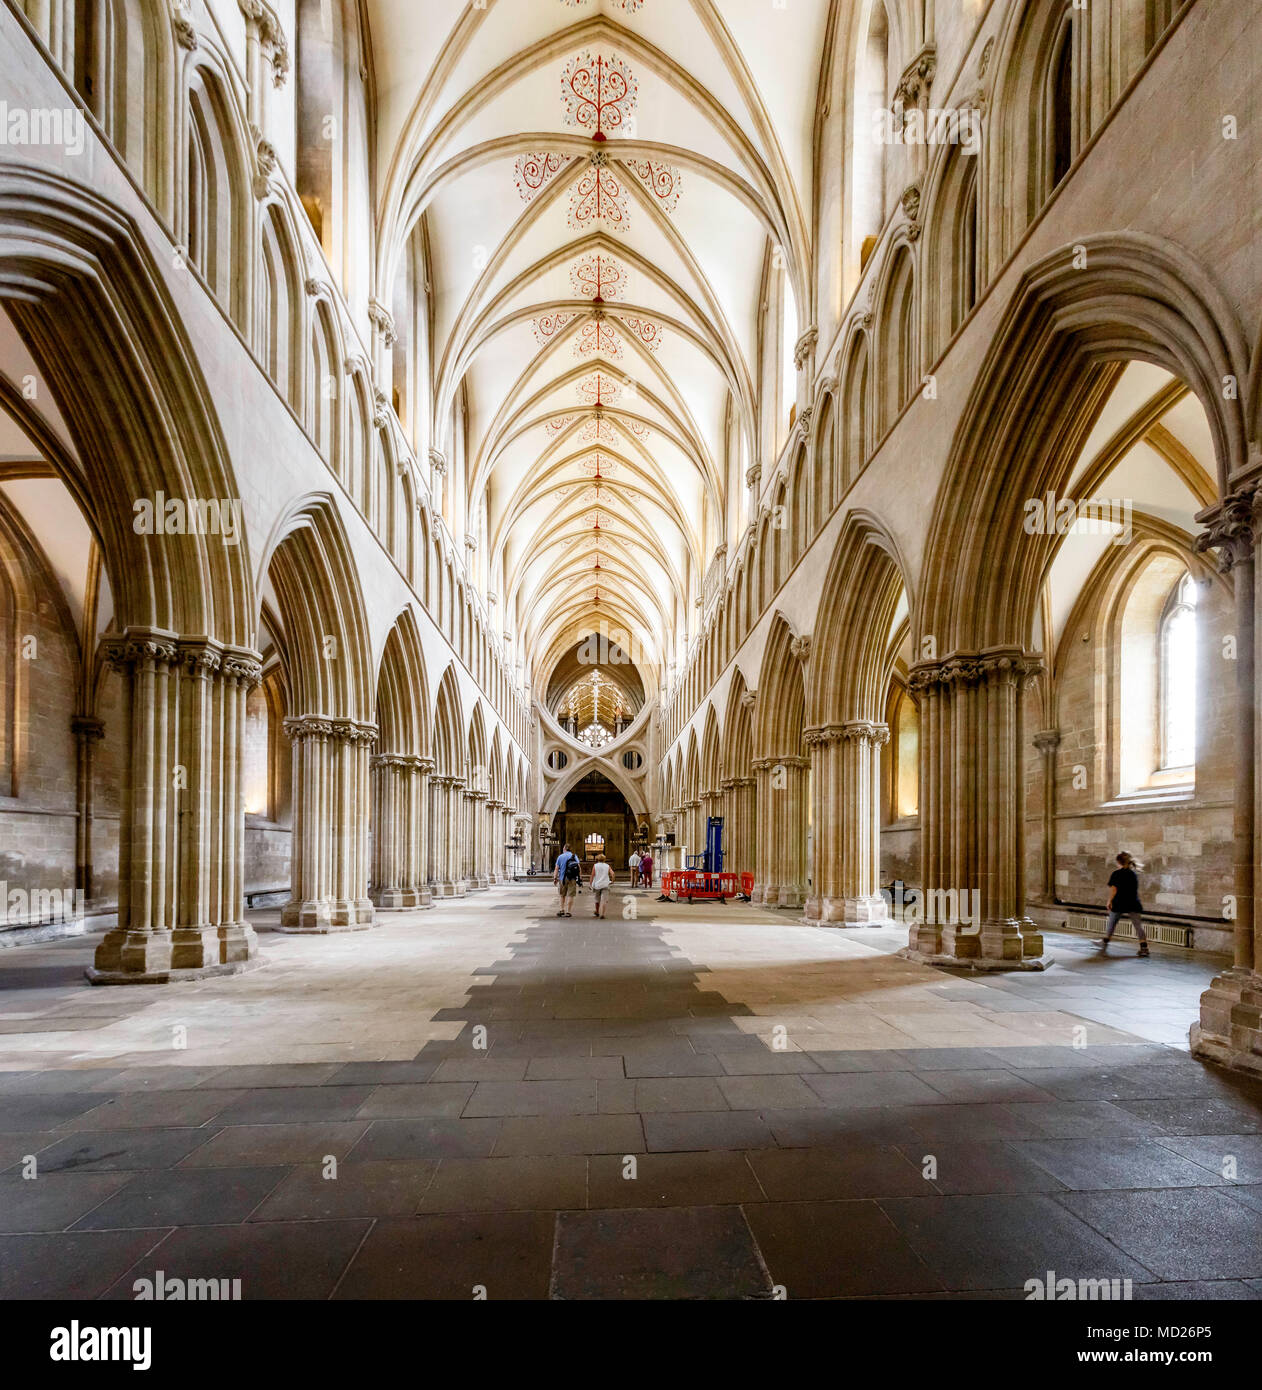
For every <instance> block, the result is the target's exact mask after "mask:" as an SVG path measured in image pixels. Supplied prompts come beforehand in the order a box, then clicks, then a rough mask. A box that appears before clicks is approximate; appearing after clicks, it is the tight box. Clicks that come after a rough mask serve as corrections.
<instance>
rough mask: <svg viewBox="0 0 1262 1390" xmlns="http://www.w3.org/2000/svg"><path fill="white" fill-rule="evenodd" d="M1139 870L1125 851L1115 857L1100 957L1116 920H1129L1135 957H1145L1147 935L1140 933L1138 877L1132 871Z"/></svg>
mask: <svg viewBox="0 0 1262 1390" xmlns="http://www.w3.org/2000/svg"><path fill="white" fill-rule="evenodd" d="M1140 867H1142V866H1141V865H1140V864H1138V863H1137V862H1136V860H1135V859H1134V858H1133V857H1132V856H1131V855H1129V854H1127V853H1126V851H1125V850H1123V851H1122V852H1121V853H1120V854H1119V855H1118V856H1117V868H1116V869H1114V870H1113V872H1112V873H1111V874H1110V875H1109V901H1108V904H1107V906H1108V909H1109V915H1108V917H1107V918H1106V919H1105V923H1104V940H1103V941H1101V942H1100V954H1101V955H1102V956H1103V955H1105V954H1107V952H1108V949H1109V942H1110V941H1112V940H1113V931H1114V929H1115V928H1116V926H1117V919H1118V918H1119V917H1129V918H1130V919H1131V921H1132V922H1133V923H1134V926H1135V935H1136V936H1138V937H1139V954H1140V955H1141V956H1146V955H1147V954H1148V934H1147V932H1145V931H1144V923H1143V919H1142V918H1141V917H1140V913H1141V912H1143V910H1144V905H1143V903H1141V902H1140V901H1139V875H1138V874H1136V872H1135V870H1136V869H1138V868H1140Z"/></svg>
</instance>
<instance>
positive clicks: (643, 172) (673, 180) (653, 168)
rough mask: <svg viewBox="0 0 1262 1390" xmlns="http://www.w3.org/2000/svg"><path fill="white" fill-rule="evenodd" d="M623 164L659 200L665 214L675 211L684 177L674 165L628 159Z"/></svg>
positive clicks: (657, 160)
mask: <svg viewBox="0 0 1262 1390" xmlns="http://www.w3.org/2000/svg"><path fill="white" fill-rule="evenodd" d="M623 162H624V163H625V164H626V166H627V168H628V169H630V170H631V172H632V173H633V174H634V175H635V176H636V178H638V179H639V180H640V182H641V183H642V184H643V185H644V186H645V188H647V189H648V191H649V192H650V193H651V194H652V195H653V196H654V197H655V198H656V199H657V202H658V206H659V207H660V208H661V209H662V211H663V212H674V211H675V207H676V205H677V204H678V202H679V186H680V181H681V179H682V178H683V175H682V174H681V173H680V171H679V170H678V169H677V168H676V167H675V166H674V165H673V164H663V163H662V161H661V160H659V159H628V160H624V161H623Z"/></svg>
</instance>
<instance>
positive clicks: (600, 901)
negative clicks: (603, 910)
mask: <svg viewBox="0 0 1262 1390" xmlns="http://www.w3.org/2000/svg"><path fill="white" fill-rule="evenodd" d="M592 892H593V893H595V894H596V906H597V907H604V905H605V898H606V897H607V896H608V894H609V889H608V888H593V889H592Z"/></svg>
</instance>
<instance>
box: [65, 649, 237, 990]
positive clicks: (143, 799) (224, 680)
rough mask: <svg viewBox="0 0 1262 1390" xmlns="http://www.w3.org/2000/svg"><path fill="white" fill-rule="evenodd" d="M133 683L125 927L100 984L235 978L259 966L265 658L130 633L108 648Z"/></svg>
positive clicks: (125, 789) (122, 837) (103, 957)
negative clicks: (252, 746)
mask: <svg viewBox="0 0 1262 1390" xmlns="http://www.w3.org/2000/svg"><path fill="white" fill-rule="evenodd" d="M103 650H104V655H105V659H106V661H107V662H108V663H109V665H110V666H111V667H112V668H113V669H114V670H116V671H117V672H118V673H119V674H120V676H121V677H122V680H123V711H124V714H123V717H124V719H125V721H126V726H127V730H128V752H127V761H126V763H125V765H124V772H123V786H122V802H123V809H122V819H121V822H120V825H119V874H118V926H117V927H116V928H114V930H112V931H109V932H107V933H106V934H105V937H104V938H103V940H102V941H101V943H100V945H99V946H98V947H97V949H96V957H95V961H94V964H93V966H92V968H91V969H89V971H88V972H87V973H88V978H89V979H90V980H91V981H92V982H93V983H94V984H116V983H119V984H131V983H142V984H149V983H160V982H164V981H167V980H172V979H183V978H193V977H196V976H200V975H213V974H225V973H236V972H237V971H240V970H242V969H244V968H245V967H246V966H247V965H248V963H249V962H250V961H251V960H253V959H254V958H255V957H256V955H257V950H258V943H257V940H256V938H255V935H254V931H253V929H252V928H251V927H250V926H249V924H248V923H247V922H246V921H245V913H244V902H245V894H244V882H243V863H244V857H245V855H244V843H245V813H244V794H243V790H242V771H241V738H242V732H243V730H244V727H245V701H246V694H247V692H248V691H249V689H250V687H251V686H252V685H254V684H257V683H258V681H259V679H260V678H261V674H262V672H261V668H260V666H259V661H258V657H257V654H256V653H254V652H251V651H248V650H246V649H243V648H233V647H225V646H223V645H222V644H220V643H218V642H214V641H210V640H208V639H206V638H201V637H198V638H180V637H177V636H176V635H175V634H174V633H169V632H162V631H159V630H156V629H149V628H145V629H141V628H129V629H128V630H127V632H126V633H125V634H123V636H121V637H110V638H107V639H106V641H105V642H104V643H103Z"/></svg>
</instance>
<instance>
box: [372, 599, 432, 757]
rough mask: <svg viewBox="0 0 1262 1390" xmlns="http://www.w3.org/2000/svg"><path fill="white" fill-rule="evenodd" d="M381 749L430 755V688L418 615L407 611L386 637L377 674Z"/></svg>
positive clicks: (401, 614) (378, 722)
mask: <svg viewBox="0 0 1262 1390" xmlns="http://www.w3.org/2000/svg"><path fill="white" fill-rule="evenodd" d="M377 724H378V727H379V729H380V734H379V739H378V746H379V748H380V750H381V751H382V752H383V753H399V754H403V755H405V756H410V757H418V758H427V757H429V756H431V754H430V748H431V735H430V729H429V687H428V683H427V681H426V678H425V654H424V652H423V650H422V648H421V636H420V630H419V628H418V627H417V622H416V615H415V614H414V613H413V611H412V609H411V608H405V609H404V610H403V612H402V613H400V614H399V616H398V618H397V619H396V620H395V624H394V626H393V627H392V628H391V629H390V635H389V636H388V637H387V638H386V645H385V649H384V650H383V652H382V655H381V665H380V668H379V670H378V674H377Z"/></svg>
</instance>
